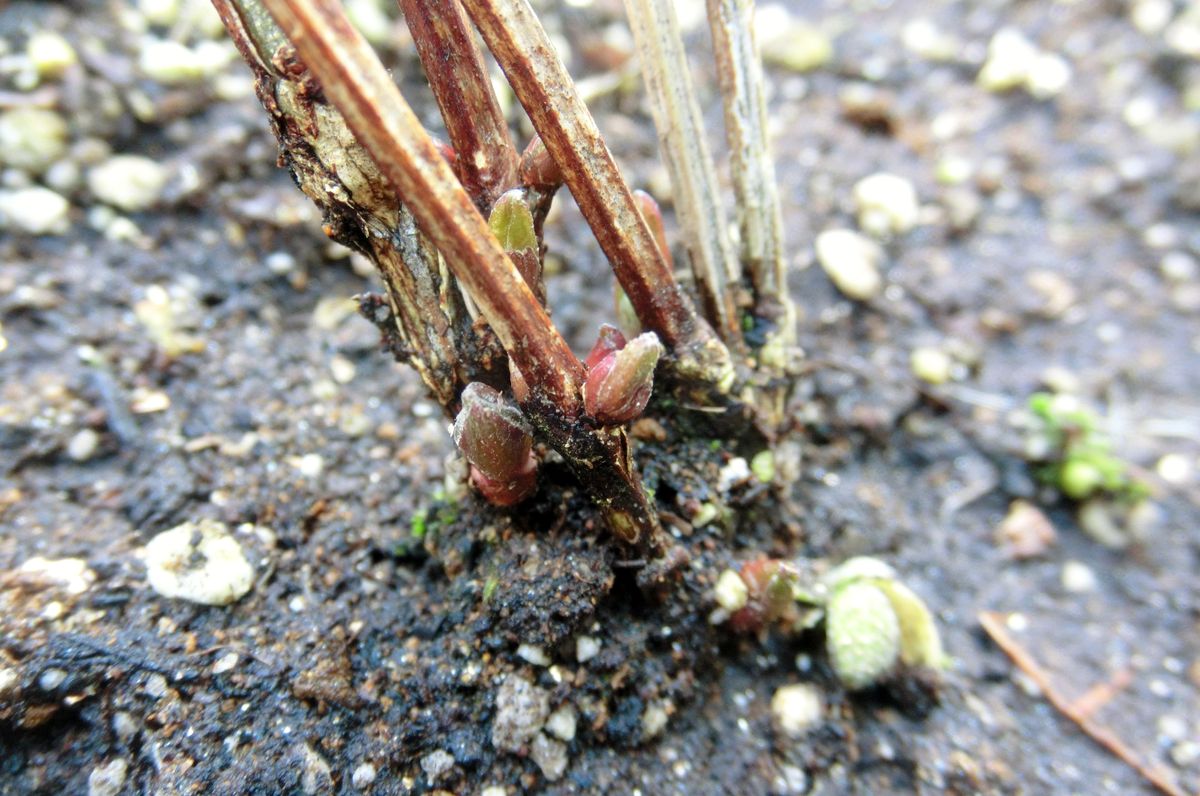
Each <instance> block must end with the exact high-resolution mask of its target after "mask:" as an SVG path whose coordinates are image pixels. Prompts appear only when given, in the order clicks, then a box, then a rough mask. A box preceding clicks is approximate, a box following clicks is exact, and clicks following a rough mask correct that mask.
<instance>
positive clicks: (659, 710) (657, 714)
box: [642, 702, 670, 740]
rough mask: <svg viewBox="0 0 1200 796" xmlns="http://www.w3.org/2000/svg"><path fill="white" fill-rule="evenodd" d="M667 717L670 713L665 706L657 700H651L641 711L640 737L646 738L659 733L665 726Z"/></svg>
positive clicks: (653, 736)
mask: <svg viewBox="0 0 1200 796" xmlns="http://www.w3.org/2000/svg"><path fill="white" fill-rule="evenodd" d="M668 719H670V714H669V713H668V712H667V709H666V707H665V706H663V705H662V704H661V703H659V702H651V703H650V704H649V705H647V706H646V709H645V711H643V712H642V738H643V739H645V740H648V739H650V738H656V737H658V736H659V735H661V734H662V732H663V730H665V729H666V728H667V721H668Z"/></svg>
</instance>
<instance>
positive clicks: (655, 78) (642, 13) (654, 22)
mask: <svg viewBox="0 0 1200 796" xmlns="http://www.w3.org/2000/svg"><path fill="white" fill-rule="evenodd" d="M625 10H626V13H627V14H628V16H629V25H630V28H631V29H632V30H633V38H634V41H635V42H636V43H637V49H638V56H639V58H640V60H641V65H642V74H643V76H644V78H645V81H646V89H647V93H648V95H649V98H650V108H651V110H652V112H653V114H654V126H655V128H656V129H657V130H658V141H659V148H660V150H661V151H662V155H663V160H664V161H665V162H666V165H667V171H668V173H669V174H670V176H671V188H672V192H673V200H674V204H675V212H676V213H677V214H678V216H679V222H680V226H681V227H682V228H683V239H684V244H685V246H686V247H687V250H688V254H689V255H690V258H691V262H692V271H693V273H694V274H695V276H696V287H697V288H698V290H699V291H700V297H701V301H702V303H703V305H704V310H705V314H706V315H707V316H708V319H709V320H710V321H711V322H712V324H713V326H714V327H716V329H717V332H718V333H719V334H720V335H721V337H722V338H723V339H724V340H725V344H726V345H729V346H734V347H740V345H741V341H742V328H741V322H740V318H739V312H738V307H737V304H736V302H735V293H734V290H733V287H734V286H737V285H739V284H740V282H741V268H740V267H739V265H738V261H737V259H736V257H735V256H734V253H733V246H732V244H731V243H730V241H729V230H728V228H727V225H726V222H725V210H724V208H723V207H722V206H721V202H720V198H719V197H720V194H719V193H718V188H717V175H716V166H715V165H714V163H713V159H712V155H711V154H710V153H709V150H708V144H707V142H706V140H705V136H704V127H703V124H702V122H701V118H700V107H699V105H698V104H697V102H696V93H695V91H694V90H693V88H692V79H691V72H690V71H689V70H688V63H687V56H686V55H685V54H684V49H683V37H682V36H681V35H680V32H679V22H678V20H677V19H676V18H675V4H674V2H673V0H625Z"/></svg>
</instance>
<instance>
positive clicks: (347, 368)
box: [329, 354, 358, 384]
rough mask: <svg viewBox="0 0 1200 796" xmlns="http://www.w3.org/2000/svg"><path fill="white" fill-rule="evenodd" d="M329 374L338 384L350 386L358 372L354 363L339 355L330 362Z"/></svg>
mask: <svg viewBox="0 0 1200 796" xmlns="http://www.w3.org/2000/svg"><path fill="white" fill-rule="evenodd" d="M329 372H330V374H331V375H332V376H333V380H334V381H336V382H337V383H338V384H349V383H350V382H352V381H354V376H355V374H356V373H357V372H358V371H357V368H355V367H354V363H353V362H351V361H350V360H348V359H346V358H345V357H344V356H342V355H341V354H338V355H337V356H335V357H334V358H333V359H332V360H330V362H329Z"/></svg>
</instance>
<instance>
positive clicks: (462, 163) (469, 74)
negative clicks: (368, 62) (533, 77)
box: [399, 0, 517, 213]
mask: <svg viewBox="0 0 1200 796" xmlns="http://www.w3.org/2000/svg"><path fill="white" fill-rule="evenodd" d="M399 2H400V8H401V10H402V11H403V12H404V20H405V22H407V23H408V29H409V31H411V32H412V36H413V41H414V43H415V44H416V46H417V55H419V56H420V58H421V64H422V66H424V67H425V76H426V77H427V78H428V79H429V87H430V88H431V89H432V90H433V96H434V99H436V100H437V104H438V108H440V109H441V111H442V119H443V121H444V122H445V124H446V134H447V135H448V136H449V138H450V144H451V145H452V146H453V147H454V153H455V161H454V168H455V171H456V172H457V174H458V178H459V180H460V181H461V182H462V184H463V187H464V188H466V189H467V193H469V194H470V195H471V196H472V198H474V199H475V206H476V207H478V208H479V210H480V212H483V213H487V211H488V210H489V209H490V208H491V206H492V203H493V202H495V201H496V199H497V197H499V196H500V194H502V193H503V192H504V191H506V190H508V189H509V188H511V187H512V186H513V185H514V184H515V183H516V175H517V150H516V148H515V147H514V146H513V142H512V136H511V135H510V134H509V131H508V126H507V124H506V123H505V121H504V114H503V113H502V112H501V111H500V103H499V101H498V100H497V99H496V94H495V92H493V91H492V83H491V80H490V79H489V78H488V74H487V69H486V68H485V67H484V64H483V55H482V53H480V51H479V47H478V46H477V45H476V43H475V38H474V35H473V31H472V30H471V28H470V22H469V21H468V20H467V16H466V14H464V13H463V10H462V6H461V5H460V4H459V2H458V0H399Z"/></svg>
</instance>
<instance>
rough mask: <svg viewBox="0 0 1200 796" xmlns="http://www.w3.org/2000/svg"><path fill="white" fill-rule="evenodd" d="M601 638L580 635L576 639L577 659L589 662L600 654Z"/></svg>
mask: <svg viewBox="0 0 1200 796" xmlns="http://www.w3.org/2000/svg"><path fill="white" fill-rule="evenodd" d="M600 646H601V645H600V639H598V638H594V637H592V636H579V637H578V638H576V639H575V660H577V661H579V662H580V663H587V662H588V661H590V660H591V659H592V658H595V657H596V656H597V655H599V654H600Z"/></svg>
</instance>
